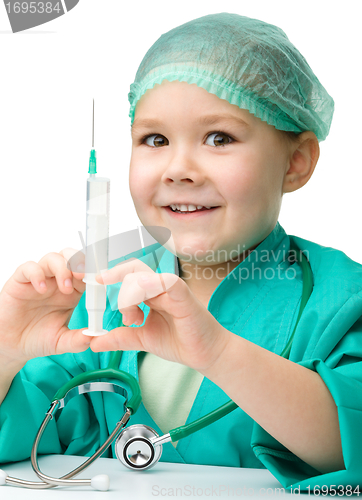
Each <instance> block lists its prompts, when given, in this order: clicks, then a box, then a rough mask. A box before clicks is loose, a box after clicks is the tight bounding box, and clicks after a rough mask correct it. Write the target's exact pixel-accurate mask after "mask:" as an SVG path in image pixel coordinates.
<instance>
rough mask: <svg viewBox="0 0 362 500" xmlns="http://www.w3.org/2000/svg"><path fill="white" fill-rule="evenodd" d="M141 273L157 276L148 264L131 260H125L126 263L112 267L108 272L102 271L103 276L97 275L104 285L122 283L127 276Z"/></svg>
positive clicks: (97, 279)
mask: <svg viewBox="0 0 362 500" xmlns="http://www.w3.org/2000/svg"><path fill="white" fill-rule="evenodd" d="M140 271H144V272H146V271H147V272H150V273H154V274H156V273H155V272H154V271H153V270H152V269H151V268H150V267H149V266H148V265H147V264H145V263H144V262H142V261H141V260H139V259H135V258H131V259H128V260H125V261H124V262H121V263H120V264H117V265H116V266H114V267H112V269H108V271H104V272H103V271H102V272H101V274H97V276H96V281H98V283H100V284H104V285H113V284H114V283H122V282H123V281H124V278H125V276H127V274H130V273H135V272H140Z"/></svg>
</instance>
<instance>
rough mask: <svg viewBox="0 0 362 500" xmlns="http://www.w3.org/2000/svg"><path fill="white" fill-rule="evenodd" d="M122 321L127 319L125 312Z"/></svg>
mask: <svg viewBox="0 0 362 500" xmlns="http://www.w3.org/2000/svg"><path fill="white" fill-rule="evenodd" d="M122 321H123V323H125V322H126V321H127V316H126V315H125V314H124V315H123V316H122Z"/></svg>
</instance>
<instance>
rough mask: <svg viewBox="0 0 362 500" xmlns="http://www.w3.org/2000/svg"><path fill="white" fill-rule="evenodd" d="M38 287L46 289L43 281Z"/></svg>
mask: <svg viewBox="0 0 362 500" xmlns="http://www.w3.org/2000/svg"><path fill="white" fill-rule="evenodd" d="M39 286H40V288H46V287H47V285H46V283H45V281H42V282H41V283H40V285H39Z"/></svg>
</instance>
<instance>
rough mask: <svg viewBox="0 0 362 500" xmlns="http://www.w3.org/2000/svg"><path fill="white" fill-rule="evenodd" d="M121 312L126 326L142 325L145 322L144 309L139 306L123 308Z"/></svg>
mask: <svg viewBox="0 0 362 500" xmlns="http://www.w3.org/2000/svg"><path fill="white" fill-rule="evenodd" d="M121 313H122V322H123V324H124V325H125V326H130V325H133V324H136V325H141V324H142V323H143V311H142V310H141V309H140V308H139V307H138V306H132V307H127V308H125V309H122V311H121Z"/></svg>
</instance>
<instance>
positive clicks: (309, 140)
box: [283, 131, 319, 193]
mask: <svg viewBox="0 0 362 500" xmlns="http://www.w3.org/2000/svg"><path fill="white" fill-rule="evenodd" d="M290 148H291V150H290V156H289V164H288V170H287V172H286V174H285V177H284V183H283V193H292V192H293V191H296V190H297V189H300V188H301V187H303V186H304V185H305V184H306V183H307V182H308V181H309V179H310V178H311V176H312V174H313V172H314V169H315V166H316V164H317V161H318V158H319V142H318V139H317V137H316V135H315V134H314V132H311V131H307V132H303V133H301V134H300V135H299V136H298V142H296V143H294V144H293V145H291V146H290Z"/></svg>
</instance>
